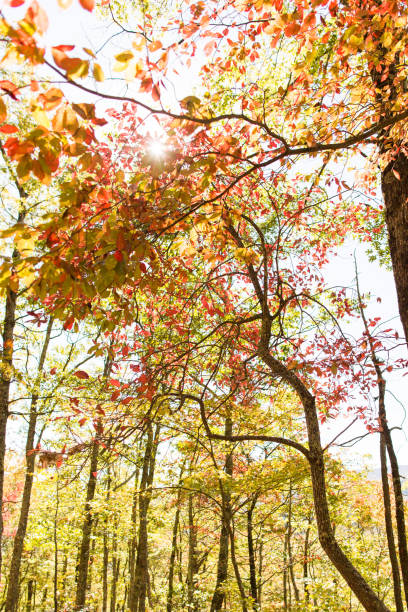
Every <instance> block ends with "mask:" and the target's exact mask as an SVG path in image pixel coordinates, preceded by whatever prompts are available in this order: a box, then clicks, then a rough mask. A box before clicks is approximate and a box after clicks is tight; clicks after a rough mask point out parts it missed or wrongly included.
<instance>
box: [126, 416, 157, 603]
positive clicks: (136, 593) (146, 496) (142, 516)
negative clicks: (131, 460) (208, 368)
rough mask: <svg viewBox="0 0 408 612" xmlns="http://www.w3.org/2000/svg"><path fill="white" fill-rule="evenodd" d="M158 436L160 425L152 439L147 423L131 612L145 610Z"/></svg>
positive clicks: (130, 591) (130, 595)
mask: <svg viewBox="0 0 408 612" xmlns="http://www.w3.org/2000/svg"><path fill="white" fill-rule="evenodd" d="M159 434H160V425H156V430H155V434H154V438H153V428H152V425H151V423H149V425H148V429H147V442H146V449H145V454H144V458H143V468H142V478H141V483H140V497H139V533H138V547H137V557H136V563H135V573H134V581H133V588H132V589H131V590H130V589H129V609H130V610H131V612H145V610H146V597H147V588H148V581H149V572H148V532H147V512H148V509H149V505H150V500H151V496H152V492H151V486H152V484H153V478H154V469H155V463H156V453H157V446H158V443H159Z"/></svg>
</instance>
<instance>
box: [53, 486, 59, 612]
mask: <svg viewBox="0 0 408 612" xmlns="http://www.w3.org/2000/svg"><path fill="white" fill-rule="evenodd" d="M58 487H59V478H58V476H57V486H56V498H57V499H56V503H55V513H54V612H58V530H57V527H58V508H59V488H58Z"/></svg>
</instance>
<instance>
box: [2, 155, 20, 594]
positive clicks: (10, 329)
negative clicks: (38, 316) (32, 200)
mask: <svg viewBox="0 0 408 612" xmlns="http://www.w3.org/2000/svg"><path fill="white" fill-rule="evenodd" d="M2 152H3V148H2ZM16 185H17V188H18V190H19V192H20V197H21V198H23V197H26V193H25V192H24V191H23V190H22V189H21V188H20V186H19V184H18V182H17V181H16ZM25 215H26V213H25V210H21V211H20V213H19V215H18V219H17V223H23V221H24V218H25ZM18 256H19V252H18V251H17V249H14V251H13V255H12V257H13V260H15V259H17V258H18ZM16 308H17V293H16V292H15V291H13V290H12V289H10V288H9V289H7V292H6V306H5V312H4V320H3V331H2V340H3V347H2V351H1V356H0V502H1V506H0V575H1V566H2V548H3V547H2V538H3V489H4V459H5V455H6V430H7V419H8V416H9V400H10V385H11V380H12V377H13V350H14V328H15V325H16ZM17 590H18V586H17Z"/></svg>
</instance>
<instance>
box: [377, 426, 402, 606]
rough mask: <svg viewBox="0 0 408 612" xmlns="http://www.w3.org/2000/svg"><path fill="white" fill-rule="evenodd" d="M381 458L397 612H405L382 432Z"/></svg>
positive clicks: (385, 515) (385, 517) (388, 541)
mask: <svg viewBox="0 0 408 612" xmlns="http://www.w3.org/2000/svg"><path fill="white" fill-rule="evenodd" d="M380 458H381V481H382V490H383V502H384V519H385V530H386V534H387V543H388V553H389V556H390V561H391V570H392V582H393V588H394V600H395V608H396V612H404V605H403V603H402V595H401V579H400V573H399V567H398V558H397V551H396V548H395V542H394V530H393V527H392V512H391V499H390V487H389V484H388V473H387V454H386V446H385V440H384V435H383V433H382V432H381V435H380Z"/></svg>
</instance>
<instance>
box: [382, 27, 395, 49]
mask: <svg viewBox="0 0 408 612" xmlns="http://www.w3.org/2000/svg"><path fill="white" fill-rule="evenodd" d="M381 42H382V44H383V45H384V47H385V48H386V49H388V47H390V46H391V44H392V33H391V32H390V30H385V32H384V34H383V35H382V36H381Z"/></svg>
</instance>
